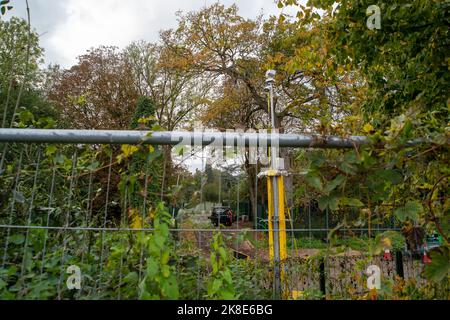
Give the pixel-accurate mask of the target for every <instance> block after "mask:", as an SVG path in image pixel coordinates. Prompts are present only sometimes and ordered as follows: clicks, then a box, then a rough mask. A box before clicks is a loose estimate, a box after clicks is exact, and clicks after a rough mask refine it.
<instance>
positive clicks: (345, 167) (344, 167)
mask: <svg viewBox="0 0 450 320" xmlns="http://www.w3.org/2000/svg"><path fill="white" fill-rule="evenodd" d="M339 168H340V169H341V170H342V171H344V172H345V173H347V174H350V175H354V174H355V173H356V168H355V167H354V166H352V165H351V164H350V163H347V162H342V163H341V164H340V166H339Z"/></svg>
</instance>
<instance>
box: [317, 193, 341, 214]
mask: <svg viewBox="0 0 450 320" xmlns="http://www.w3.org/2000/svg"><path fill="white" fill-rule="evenodd" d="M317 202H318V203H319V209H320V210H322V211H323V210H325V209H326V208H327V207H328V208H330V210H337V209H338V204H339V199H338V197H336V196H331V195H330V196H323V197H320V198H319V200H317Z"/></svg>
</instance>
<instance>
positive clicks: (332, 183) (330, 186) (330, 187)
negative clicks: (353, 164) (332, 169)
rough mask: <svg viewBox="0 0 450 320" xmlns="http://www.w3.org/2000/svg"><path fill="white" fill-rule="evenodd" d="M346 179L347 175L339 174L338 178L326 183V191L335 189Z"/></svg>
mask: <svg viewBox="0 0 450 320" xmlns="http://www.w3.org/2000/svg"><path fill="white" fill-rule="evenodd" d="M345 180H346V178H345V176H343V175H341V174H339V175H338V176H337V177H336V178H334V179H333V180H331V181H329V182H328V183H327V184H326V186H325V189H324V191H325V192H326V193H329V192H331V191H333V190H334V189H335V188H336V187H338V186H340V185H341V184H342V183H343V182H344V181H345Z"/></svg>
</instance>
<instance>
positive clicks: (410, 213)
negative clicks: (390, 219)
mask: <svg viewBox="0 0 450 320" xmlns="http://www.w3.org/2000/svg"><path fill="white" fill-rule="evenodd" d="M421 212H423V207H422V204H420V203H419V202H417V201H408V202H407V203H406V204H405V205H404V206H403V207H400V208H397V209H396V210H395V211H394V214H395V216H396V217H397V218H398V219H399V220H400V221H402V222H403V221H406V220H407V219H411V220H412V221H417V220H418V219H419V213H421Z"/></svg>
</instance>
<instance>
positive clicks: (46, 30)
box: [12, 0, 280, 67]
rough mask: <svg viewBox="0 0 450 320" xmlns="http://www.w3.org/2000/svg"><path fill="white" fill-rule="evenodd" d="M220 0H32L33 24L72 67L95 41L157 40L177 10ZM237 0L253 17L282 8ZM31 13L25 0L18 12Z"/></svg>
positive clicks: (55, 55)
mask: <svg viewBox="0 0 450 320" xmlns="http://www.w3.org/2000/svg"><path fill="white" fill-rule="evenodd" d="M215 2H217V1H216V0H195V1H194V0H191V1H188V0H133V1H123V0H122V1H120V0H95V1H92V0H64V1H52V0H35V1H33V0H30V8H31V17H32V26H33V28H35V29H36V30H37V32H38V33H39V34H43V35H42V36H41V45H42V46H43V47H44V48H45V52H46V62H47V63H58V64H60V65H62V66H63V67H70V66H71V65H72V64H74V63H76V58H77V56H79V55H80V54H83V53H85V52H86V50H88V49H89V48H91V47H97V46H100V45H115V46H118V47H120V48H123V47H125V46H126V45H128V44H129V43H131V42H132V41H135V40H140V39H144V40H147V41H156V40H157V39H158V36H159V31H160V30H162V29H168V28H172V27H175V26H176V19H175V12H176V11H178V10H183V11H189V10H196V9H199V8H201V7H203V6H205V5H210V4H212V3H215ZM219 2H220V3H223V4H224V5H227V6H228V5H231V4H233V3H236V4H237V6H238V7H239V9H240V10H239V12H240V14H241V15H243V16H245V17H248V18H253V17H256V16H257V15H258V14H259V13H260V12H261V10H263V12H264V14H265V15H270V14H278V13H279V12H280V10H279V9H278V8H277V6H276V2H275V1H274V0H252V1H249V0H236V1H233V0H222V1H219ZM12 13H13V14H14V15H18V16H22V17H24V16H25V13H26V10H25V7H24V5H23V3H22V1H20V2H17V4H16V5H15V8H14V10H13V12H12Z"/></svg>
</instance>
